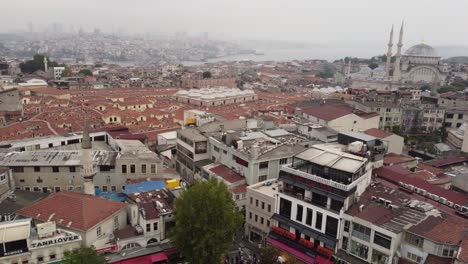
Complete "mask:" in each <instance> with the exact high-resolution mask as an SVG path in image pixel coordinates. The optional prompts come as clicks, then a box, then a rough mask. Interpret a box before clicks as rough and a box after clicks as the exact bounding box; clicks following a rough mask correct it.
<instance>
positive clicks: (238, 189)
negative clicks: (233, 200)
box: [229, 184, 247, 194]
mask: <svg viewBox="0 0 468 264" xmlns="http://www.w3.org/2000/svg"><path fill="white" fill-rule="evenodd" d="M229 191H230V192H232V193H236V194H237V193H245V192H247V185H246V184H243V185H240V186H237V187H234V188H232V189H230V190H229Z"/></svg>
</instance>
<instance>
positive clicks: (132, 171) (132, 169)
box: [130, 164, 136, 173]
mask: <svg viewBox="0 0 468 264" xmlns="http://www.w3.org/2000/svg"><path fill="white" fill-rule="evenodd" d="M135 171H136V166H135V164H130V173H135Z"/></svg>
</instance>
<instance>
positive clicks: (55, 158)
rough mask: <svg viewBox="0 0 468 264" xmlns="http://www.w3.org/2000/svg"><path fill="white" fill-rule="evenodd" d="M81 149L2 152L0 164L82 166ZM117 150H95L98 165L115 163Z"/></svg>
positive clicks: (95, 159)
mask: <svg viewBox="0 0 468 264" xmlns="http://www.w3.org/2000/svg"><path fill="white" fill-rule="evenodd" d="M81 154H82V153H81V151H23V152H9V153H0V164H1V166H5V167H15V166H23V167H32V166H81ZM117 154H118V153H117V152H114V151H102V150H96V151H93V160H94V162H95V163H96V165H98V166H99V165H114V164H115V158H116V157H117Z"/></svg>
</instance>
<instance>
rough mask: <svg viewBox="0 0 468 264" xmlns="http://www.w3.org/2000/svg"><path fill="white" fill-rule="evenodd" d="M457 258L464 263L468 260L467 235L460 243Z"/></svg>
mask: <svg viewBox="0 0 468 264" xmlns="http://www.w3.org/2000/svg"><path fill="white" fill-rule="evenodd" d="M457 259H458V260H459V261H462V262H464V263H466V262H468V237H465V239H463V241H462V242H461V243H460V249H459V251H458V255H457Z"/></svg>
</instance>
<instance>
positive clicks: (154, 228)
mask: <svg viewBox="0 0 468 264" xmlns="http://www.w3.org/2000/svg"><path fill="white" fill-rule="evenodd" d="M153 230H154V231H158V222H154V223H153Z"/></svg>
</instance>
